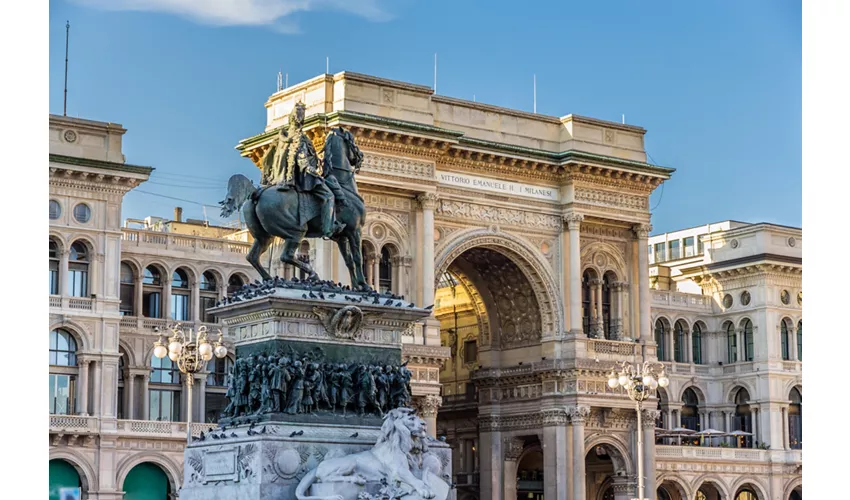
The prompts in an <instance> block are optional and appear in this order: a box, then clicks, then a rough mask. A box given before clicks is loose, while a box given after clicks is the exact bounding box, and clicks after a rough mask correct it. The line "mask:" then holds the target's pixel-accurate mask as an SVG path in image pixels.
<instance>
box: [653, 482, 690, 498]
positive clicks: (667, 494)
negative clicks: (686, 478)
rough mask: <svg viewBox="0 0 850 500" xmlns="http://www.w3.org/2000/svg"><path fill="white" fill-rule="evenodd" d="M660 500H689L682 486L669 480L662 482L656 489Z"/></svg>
mask: <svg viewBox="0 0 850 500" xmlns="http://www.w3.org/2000/svg"><path fill="white" fill-rule="evenodd" d="M656 496H657V497H658V500H688V497H687V495H686V494H685V493H684V491H683V490H682V487H681V485H679V484H677V483H675V482H673V481H670V480H669V479H668V480H665V481H662V482H661V484H659V485H658V488H657V489H656Z"/></svg>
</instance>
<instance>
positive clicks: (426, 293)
mask: <svg viewBox="0 0 850 500" xmlns="http://www.w3.org/2000/svg"><path fill="white" fill-rule="evenodd" d="M416 201H418V202H419V206H420V207H421V209H422V262H421V263H420V266H421V267H420V268H421V269H422V304H421V306H423V307H424V306H428V305H431V304H433V303H434V210H435V209H436V208H437V203H438V201H439V198H438V197H437V195H436V193H422V194H420V195H419V196H417V197H416Z"/></svg>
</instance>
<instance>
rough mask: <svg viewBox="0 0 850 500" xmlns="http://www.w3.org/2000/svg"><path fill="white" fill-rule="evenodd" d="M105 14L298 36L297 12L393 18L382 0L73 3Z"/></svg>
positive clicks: (84, 0) (119, 0) (81, 0)
mask: <svg viewBox="0 0 850 500" xmlns="http://www.w3.org/2000/svg"><path fill="white" fill-rule="evenodd" d="M72 1H74V2H76V3H78V4H81V5H86V6H89V7H94V8H98V9H104V10H134V11H145V12H162V13H166V14H172V15H176V16H180V17H184V18H187V19H190V20H192V21H194V22H197V23H201V24H210V25H214V26H270V27H272V28H274V29H276V30H277V31H280V32H283V33H297V32H298V27H297V26H296V25H295V24H294V23H293V22H292V20H291V19H285V18H286V17H287V16H290V15H291V14H293V13H295V12H303V11H315V10H325V11H328V10H336V11H342V12H347V13H350V14H354V15H357V16H360V17H363V18H366V19H369V20H371V21H385V20H388V19H390V17H391V16H390V15H389V13H388V12H387V11H385V10H384V9H383V8H382V6H381V5H380V2H381V0H348V1H346V0H72Z"/></svg>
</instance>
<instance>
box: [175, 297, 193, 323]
mask: <svg viewBox="0 0 850 500" xmlns="http://www.w3.org/2000/svg"><path fill="white" fill-rule="evenodd" d="M171 319H173V320H175V321H189V296H188V295H181V294H179V293H176V294H174V295H172V296H171Z"/></svg>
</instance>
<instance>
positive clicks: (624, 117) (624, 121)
mask: <svg viewBox="0 0 850 500" xmlns="http://www.w3.org/2000/svg"><path fill="white" fill-rule="evenodd" d="M625 124H626V114H625V113H623V125H625Z"/></svg>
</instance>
